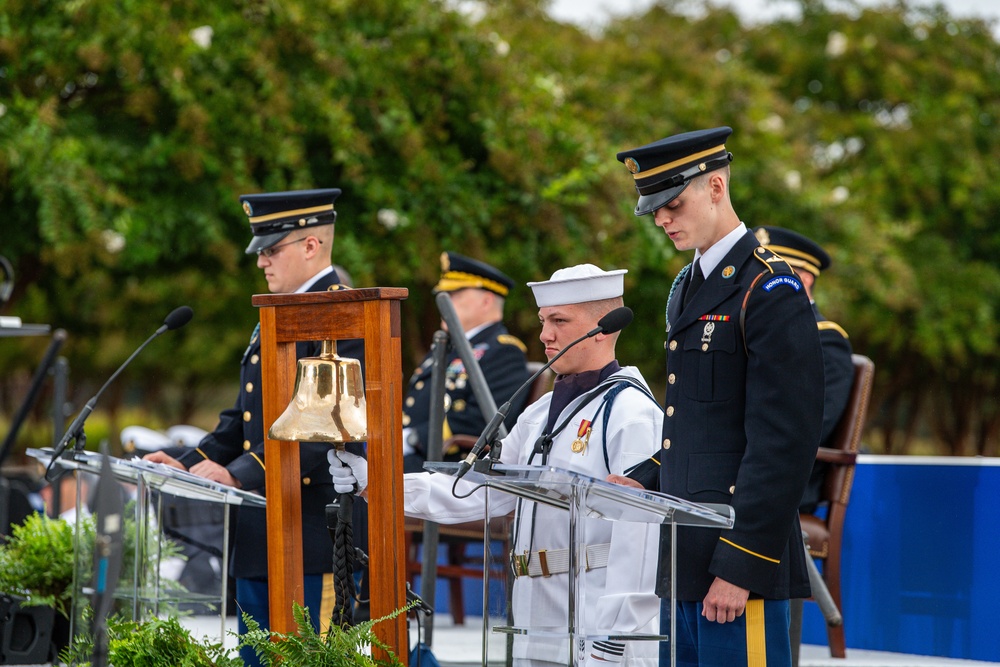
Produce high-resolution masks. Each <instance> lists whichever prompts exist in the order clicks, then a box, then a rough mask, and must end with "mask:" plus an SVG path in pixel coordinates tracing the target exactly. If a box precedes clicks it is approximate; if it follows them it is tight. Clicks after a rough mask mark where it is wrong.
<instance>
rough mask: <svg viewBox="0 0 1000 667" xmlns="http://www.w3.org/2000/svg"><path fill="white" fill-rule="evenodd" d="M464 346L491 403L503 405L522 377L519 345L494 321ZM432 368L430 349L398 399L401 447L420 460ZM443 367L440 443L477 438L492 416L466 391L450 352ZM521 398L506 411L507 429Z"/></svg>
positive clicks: (524, 371) (459, 363) (521, 403)
mask: <svg viewBox="0 0 1000 667" xmlns="http://www.w3.org/2000/svg"><path fill="white" fill-rule="evenodd" d="M469 345H470V346H471V347H472V352H473V354H474V355H475V356H476V360H477V361H478V363H479V368H480V369H481V370H482V371H483V377H484V378H485V379H486V385H487V386H488V387H489V388H490V392H492V394H493V400H494V401H495V402H496V404H497V406H498V407H499V406H500V405H503V404H504V403H506V402H507V401H508V400H509V399H510V397H511V396H512V395H513V394H514V392H515V391H517V388H518V387H520V386H521V384H522V383H523V382H524V381H525V380H527V379H528V369H527V366H526V362H527V359H526V357H525V347H524V343H522V342H521V341H520V340H518V339H517V338H516V337H515V336H512V335H511V334H509V333H508V332H507V327H505V326H504V325H503V323H502V322H497V323H495V324H491V325H490V326H488V327H486V328H485V329H483V330H482V331H480V332H478V333H476V335H474V336H473V337H472V338H471V339H470V340H469ZM433 364H434V360H433V351H431V352H428V353H427V356H425V357H424V360H423V362H421V364H420V366H418V367H417V369H416V370H415V371H414V372H413V375H411V376H410V384H409V387H408V389H407V391H406V398H405V400H404V401H403V426H404V427H409V428H410V429H411V431H410V436H409V442H408V443H407V444H409V445H411V446H412V447H413V448H414V449H415V450H417V451H418V452H419V453H420V455H421V456H426V454H427V451H426V447H427V442H428V434H427V421H428V419H429V418H430V404H431V370H432V368H433ZM445 368H446V369H447V370H446V373H445V394H447V396H448V397H449V398H448V399H447V401H448V403H446V405H447V404H450V406H449V408H448V411H447V412H446V413H445V439H447V438H448V436H449V435H451V434H456V433H462V434H465V435H474V436H478V435H479V434H480V433H482V431H483V429H484V428H486V422H487V421H489V420H490V419H492V418H493V415H492V414H490V415H485V416H484V415H483V409H482V407H481V406H480V405H479V401H477V400H476V396H475V393H474V392H473V391H472V383H471V382H470V381H469V375H468V372H467V371H466V369H465V365H464V364H463V363H462V360H461V358H459V356H458V351H457V350H455V349H454V348H452V349H450V350H449V352H448V354H447V355H446V356H445ZM524 398H525V397H522V398H520V399H519V400H518V405H512V406H511V409H510V412H508V413H507V419H506V422H505V423H506V426H507V428H508V429H509V428H511V426H512V425H513V424H514V422H515V421H517V416H518V415H519V414H520V413H521V410H522V409H523V408H524ZM445 454H446V455H447V454H449V452H445ZM452 454H453V452H452ZM446 458H447V457H446Z"/></svg>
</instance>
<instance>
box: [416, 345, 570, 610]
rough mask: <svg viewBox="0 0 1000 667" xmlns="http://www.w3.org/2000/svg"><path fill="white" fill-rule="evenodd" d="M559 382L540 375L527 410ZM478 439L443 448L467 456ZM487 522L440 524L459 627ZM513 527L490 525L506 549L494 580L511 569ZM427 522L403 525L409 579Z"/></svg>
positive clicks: (477, 572) (445, 574) (441, 569)
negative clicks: (466, 582)
mask: <svg viewBox="0 0 1000 667" xmlns="http://www.w3.org/2000/svg"><path fill="white" fill-rule="evenodd" d="M543 365H544V364H542V363H541V362H537V361H529V362H528V364H527V366H528V375H529V377H530V376H531V375H533V374H534V373H536V372H537V371H538V370H539V369H540V368H541V367H542V366H543ZM554 382H555V372H553V371H552V370H546V371H545V372H544V373H542V374H541V375H539V376H538V377H537V378H536V379H535V381H534V382H532V384H531V387H530V388H529V389H528V396H527V399H526V401H525V407H527V406H528V405H531V404H532V403H534V402H535V401H537V400H538V399H539V398H541V397H542V396H544V395H545V394H546V393H548V392H549V391H551V390H552V385H553V383H554ZM476 440H478V437H476V436H470V435H454V436H452V437H451V438H448V439H447V440H446V441H445V442H444V444H443V445H442V449H443V450H444V451H451V449H452V448H453V447H458V448H459V449H460V450H461V451H462V452H463V453H467V452H469V451H470V450H471V449H472V447H473V446H474V445H475V444H476ZM483 523H484V522H483V521H469V522H466V523H460V524H439V525H438V538H439V540H440V544H441V545H442V546H444V547H445V554H446V562H445V563H443V564H439V565H438V567H437V576H438V578H439V579H445V580H447V581H448V604H449V608H450V609H451V616H452V619H453V620H454V622H455V625H463V624H464V623H465V596H464V594H463V591H462V579H464V578H472V579H477V580H480V581H482V579H483V560H482V558H481V557H480V556H478V555H472V554H470V553H469V552H468V547H469V546H471V545H473V544H482V542H483V529H484V525H483ZM510 523H511V517H510V516H505V517H497V518H494V519H492V520H491V521H490V536H491V539H493V540H495V541H499V542H501V544H502V548H501V551H500V554H499V558H497V559H494V562H493V563H491V568H493V569H492V570H491V573H490V576H491V577H502V576H504V569H505V568H506V567H507V554H508V553H509V552H510ZM423 526H424V522H423V521H421V520H420V519H411V518H409V517H406V520H405V522H404V524H403V529H404V532H405V536H404V539H405V545H406V573H407V577H408V578H410V579H412V577H413V576H415V575H418V574H420V560H419V556H420V549H421V544H422V540H421V538H422V536H423Z"/></svg>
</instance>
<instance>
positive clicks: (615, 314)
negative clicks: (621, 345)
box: [455, 306, 632, 480]
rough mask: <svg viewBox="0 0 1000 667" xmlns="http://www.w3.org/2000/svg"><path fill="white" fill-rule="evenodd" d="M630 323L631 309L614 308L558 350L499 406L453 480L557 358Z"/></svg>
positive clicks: (465, 469) (475, 456) (467, 469)
mask: <svg viewBox="0 0 1000 667" xmlns="http://www.w3.org/2000/svg"><path fill="white" fill-rule="evenodd" d="M631 321H632V309H631V308H628V307H626V306H622V307H621V308H615V309H614V310H612V311H611V312H610V313H608V314H607V315H605V316H604V317H602V318H601V319H599V320H598V321H597V326H596V327H594V328H593V329H591V330H590V331H588V332H587V333H586V334H584V335H583V336H580V337H579V338H577V339H576V340H574V341H573V342H572V343H570V344H569V345H567V346H566V347H564V348H563V349H561V350H559V352H558V354H556V355H555V356H554V357H552V358H551V359H549V360H548V361H547V362H545V365H544V366H542V367H541V368H539V369H538V370H537V371H535V373H534V375H532V376H531V377H530V378H528V379H527V380H526V381H525V382H524V384H522V385H521V386H520V387H518V388H517V391H515V392H514V395H513V396H511V397H510V400H508V401H507V402H506V403H504V404H503V405H501V406H500V408H499V409H498V410H497V412H496V414H495V415H493V419H491V420H490V423H489V424H487V425H486V428H485V429H483V432H482V433H481V434H480V436H479V439H478V440H476V444H475V445H473V446H472V450H471V451H469V455H468V456H466V457H465V459H464V460H463V461H462V462H461V463H460V464H459V466H458V470H457V471H456V472H455V479H456V480H458V479H461V478H462V477H464V476H465V474H466V473H467V472H469V470H470V469H472V466H473V464H474V463H475V462H476V459H478V458H479V455H480V454H482V453H483V449H485V448H486V445H487V443H489V442H490V441H491V440H493V438H494V437H496V434H497V430H498V429H499V428H500V424H502V423H503V420H504V419H506V418H507V413H508V412H510V407H511V405H512V404H514V402H515V401H516V400H517V399H518V398H519V397H520V396H521V394H522V393H524V392H525V391H526V390H527V389H528V387H530V386H531V385H532V383H534V381H535V380H536V379H537V378H538V376H539V375H541V374H542V373H544V372H545V371H546V370H547V369H548V368H549V367H550V366H551V365H552V364H554V363H555V362H556V360H558V359H559V357H561V356H562V355H563V354H565V353H566V352H567V351H569V349H570V348H571V347H573V346H574V345H576V344H577V343H580V342H582V341H585V340H587V339H588V338H593V337H594V336H596V335H597V334H600V333H605V334H612V333H616V332H618V331H621V330H622V329H624V328H625V327H627V326H628V325H629V323H630V322H631ZM491 457H492V458H494V459H495V460H494V461H493V463H495V462H496V460H498V459H499V457H493V455H492V448H491ZM491 465H492V464H491Z"/></svg>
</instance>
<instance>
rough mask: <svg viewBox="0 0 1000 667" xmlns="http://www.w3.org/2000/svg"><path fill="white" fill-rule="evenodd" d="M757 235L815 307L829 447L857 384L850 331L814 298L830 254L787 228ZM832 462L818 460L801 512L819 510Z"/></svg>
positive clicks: (823, 436) (758, 230) (765, 230)
mask: <svg viewBox="0 0 1000 667" xmlns="http://www.w3.org/2000/svg"><path fill="white" fill-rule="evenodd" d="M753 233H754V236H756V237H757V240H758V241H760V243H761V245H762V246H764V247H765V248H767V249H768V250H770V251H772V252H775V253H777V254H779V255H781V257H782V258H783V259H784V260H785V261H786V262H788V264H790V265H791V266H792V268H793V269H795V273H796V274H798V276H799V279H800V280H801V281H802V287H803V288H805V290H806V295H807V296H808V297H809V303H811V304H812V309H813V315H815V316H816V326H817V328H818V329H819V342H820V344H821V345H822V346H823V375H824V378H825V379H824V383H823V384H824V386H825V388H826V400H825V402H824V405H823V432H822V434H821V435H820V439H819V443H820V447H828V446H829V443H830V441H831V440H832V439H833V431H834V430H835V429H836V428H837V423H838V422H839V421H840V417H841V415H843V414H844V408H846V407H847V400H848V399H849V398H850V396H851V386H852V385H853V384H854V365H853V363H852V362H851V352H852V350H851V342H850V340H849V339H848V337H847V332H846V331H845V330H844V328H843V327H842V326H840V325H839V324H837V323H836V322H831V321H830V320H828V319H826V318H825V317H823V315H821V314H820V312H819V308H817V307H816V301H815V299H814V298H813V290H814V289H815V285H816V279H817V278H818V277H819V274H820V273H821V272H822V271H826V270H827V269H828V268H830V255H829V254H828V253H827V252H826V251H825V250H823V248H822V247H820V245H819V244H818V243H816V242H815V241H813V240H812V239H810V238H808V237H806V236H803V235H802V234H799V233H798V232H793V231H792V230H790V229H785V228H784V227H757V228H755V229H754V232H753ZM828 467H829V464H828V463H824V462H822V461H817V462H816V463H815V464H814V465H813V470H812V475H811V476H810V477H809V484H808V485H807V486H806V492H805V494H804V495H803V496H802V502H801V503H800V504H799V511H800V512H806V513H809V514H812V513H813V512H815V511H816V506H817V504H818V503H819V500H820V495H821V493H822V490H823V478H824V477H825V476H826V470H827V468H828Z"/></svg>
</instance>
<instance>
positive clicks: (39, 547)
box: [0, 514, 94, 618]
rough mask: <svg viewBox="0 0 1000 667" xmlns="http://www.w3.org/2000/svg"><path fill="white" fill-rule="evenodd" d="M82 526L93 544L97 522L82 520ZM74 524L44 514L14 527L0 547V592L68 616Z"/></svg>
mask: <svg viewBox="0 0 1000 667" xmlns="http://www.w3.org/2000/svg"><path fill="white" fill-rule="evenodd" d="M82 521H83V523H82V524H81V529H82V530H83V531H84V533H85V534H87V535H89V539H88V540H85V543H86V544H88V545H91V546H92V545H93V543H94V540H93V536H94V521H93V519H92V518H87V519H82ZM74 530H75V529H74V526H73V524H71V523H68V522H67V521H64V520H62V519H50V518H48V517H47V516H45V515H44V514H32V515H30V516H28V517H27V518H26V519H25V520H24V523H22V524H21V525H20V526H14V527H13V528H12V529H11V534H10V537H9V538H8V540H7V542H6V544H3V545H2V546H0V592H2V593H8V594H13V595H18V596H20V597H23V598H26V599H27V604H28V605H38V606H46V607H54V608H55V610H56V611H57V612H59V613H60V614H62V615H63V616H65V617H67V618H69V608H70V604H71V603H72V597H73V532H74Z"/></svg>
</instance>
